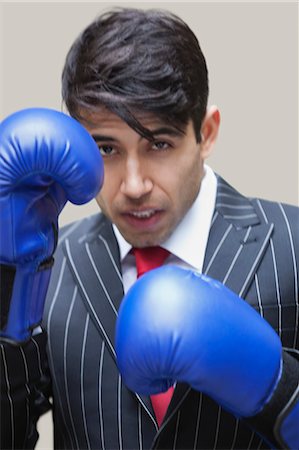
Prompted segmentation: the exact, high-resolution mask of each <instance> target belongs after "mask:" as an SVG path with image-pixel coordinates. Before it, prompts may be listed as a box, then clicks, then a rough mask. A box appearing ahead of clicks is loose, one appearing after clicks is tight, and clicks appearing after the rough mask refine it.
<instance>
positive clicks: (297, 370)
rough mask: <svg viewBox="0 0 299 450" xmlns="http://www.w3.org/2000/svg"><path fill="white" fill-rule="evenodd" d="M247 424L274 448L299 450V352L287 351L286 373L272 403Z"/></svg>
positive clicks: (284, 369)
mask: <svg viewBox="0 0 299 450" xmlns="http://www.w3.org/2000/svg"><path fill="white" fill-rule="evenodd" d="M246 422H247V423H248V424H249V425H250V426H251V427H253V428H254V429H255V430H256V431H257V432H258V433H259V434H261V435H262V436H263V437H264V438H265V439H266V440H267V441H268V442H269V443H270V445H271V447H273V446H274V448H277V449H289V450H298V449H299V351H298V350H291V349H284V354H283V371H282V375H281V378H280V381H279V383H278V386H277V388H276V389H275V391H274V394H273V396H272V398H271V399H270V401H269V402H268V403H267V404H266V405H265V407H264V408H263V410H262V411H261V412H260V413H258V414H257V415H256V416H254V417H251V418H248V419H246Z"/></svg>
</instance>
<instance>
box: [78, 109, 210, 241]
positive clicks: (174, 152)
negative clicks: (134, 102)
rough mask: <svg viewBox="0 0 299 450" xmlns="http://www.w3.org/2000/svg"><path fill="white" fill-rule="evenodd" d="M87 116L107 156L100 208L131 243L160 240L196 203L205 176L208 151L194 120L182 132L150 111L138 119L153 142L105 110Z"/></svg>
mask: <svg viewBox="0 0 299 450" xmlns="http://www.w3.org/2000/svg"><path fill="white" fill-rule="evenodd" d="M86 118H87V117H86ZM87 119H88V122H85V121H84V125H85V127H86V128H87V129H88V131H89V132H90V133H91V134H92V136H93V137H94V139H95V141H96V142H97V144H98V146H99V149H100V151H101V154H102V156H103V160H104V167H105V177H104V185H103V187H102V190H101V191H100V193H99V194H98V196H97V199H96V200H97V202H98V204H99V206H100V208H101V210H102V212H103V213H104V214H105V215H106V216H107V217H108V218H109V219H110V220H111V221H112V222H113V223H114V224H116V226H117V227H118V229H119V231H120V232H121V234H122V235H123V236H124V238H125V239H126V240H127V241H128V242H129V243H131V244H132V245H133V246H135V247H147V246H152V245H159V244H161V243H162V242H164V241H165V240H166V239H167V238H168V237H169V236H170V235H171V234H172V232H173V231H174V229H175V228H176V227H177V225H178V224H179V222H180V221H181V220H182V218H183V217H184V215H185V214H186V212H187V211H188V209H189V208H190V206H191V205H192V203H193V201H194V200H195V198H196V196H197V194H198V192H199V188H200V183H201V180H202V177H203V162H204V159H205V157H206V152H205V151H203V150H202V145H201V144H199V143H198V142H197V141H196V138H195V133H194V129H193V124H192V122H191V121H190V122H189V123H188V125H187V126H186V128H185V130H184V133H180V132H178V130H177V129H175V128H174V127H171V126H169V125H166V124H165V123H163V122H161V120H159V119H157V118H155V117H154V116H152V115H146V116H144V117H143V118H142V120H140V122H141V123H142V125H143V126H144V127H146V128H148V129H149V130H151V131H152V132H153V134H154V136H155V140H154V142H150V141H148V140H147V139H145V138H143V137H142V136H140V135H139V134H138V133H137V132H135V131H134V130H133V129H132V128H130V127H129V126H128V125H127V124H126V122H124V121H123V120H121V119H120V118H119V117H118V116H117V115H115V114H113V113H111V112H109V111H107V110H106V111H101V112H97V113H93V114H92V115H90V116H89V117H88V118H87ZM86 123H88V124H87V125H86ZM91 123H92V125H91Z"/></svg>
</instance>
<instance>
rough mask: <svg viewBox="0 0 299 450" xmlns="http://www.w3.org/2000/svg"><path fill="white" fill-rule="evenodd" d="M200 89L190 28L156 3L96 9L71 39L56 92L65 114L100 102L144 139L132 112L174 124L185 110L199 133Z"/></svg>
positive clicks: (203, 101)
mask: <svg viewBox="0 0 299 450" xmlns="http://www.w3.org/2000/svg"><path fill="white" fill-rule="evenodd" d="M208 91H209V87H208V71H207V66H206V61H205V58H204V55H203V53H202V51H201V48H200V46H199V43H198V40H197V38H196V36H195V35H194V33H193V32H192V31H191V29H190V28H189V27H188V25H187V24H186V23H185V22H184V21H183V20H182V19H180V18H179V17H177V16H176V15H174V14H172V13H170V12H168V11H163V10H158V9H150V10H139V9H135V8H117V9H113V10H111V11H108V12H105V13H104V14H102V15H100V16H99V17H98V18H97V19H96V20H95V21H94V22H92V23H91V24H90V25H89V26H88V27H87V28H86V29H85V30H84V31H83V32H82V33H81V34H80V35H79V37H78V38H77V39H76V40H75V42H74V43H73V45H72V47H71V48H70V50H69V52H68V55H67V57H66V61H65V65H64V69H63V74H62V98H63V101H64V103H65V104H66V107H67V109H68V111H69V113H70V114H71V115H72V116H73V117H75V118H77V119H78V120H81V119H82V115H81V114H83V113H84V111H85V112H86V111H88V112H92V111H93V110H94V111H96V110H97V109H98V108H99V107H103V106H104V107H106V108H108V109H109V110H110V111H112V112H114V113H116V114H117V115H118V116H119V117H120V118H122V119H123V120H124V121H125V122H126V123H127V124H128V125H129V126H130V127H132V128H133V129H134V130H135V131H137V132H138V133H139V134H141V135H142V136H144V137H147V138H149V139H152V138H153V136H152V135H151V133H150V131H149V130H147V129H146V128H144V127H143V126H142V125H141V123H140V122H139V120H138V119H137V117H136V116H137V115H138V113H142V112H149V113H153V114H154V115H156V116H158V117H159V118H161V119H162V120H163V121H165V122H167V123H170V124H172V125H173V126H175V127H177V128H179V129H180V128H182V127H183V128H184V127H185V126H186V124H187V123H188V121H189V120H190V118H191V119H192V121H193V125H194V129H195V133H196V137H197V139H198V141H200V128H201V123H202V120H203V117H204V115H205V113H206V107H207V100H208ZM83 115H84V114H83Z"/></svg>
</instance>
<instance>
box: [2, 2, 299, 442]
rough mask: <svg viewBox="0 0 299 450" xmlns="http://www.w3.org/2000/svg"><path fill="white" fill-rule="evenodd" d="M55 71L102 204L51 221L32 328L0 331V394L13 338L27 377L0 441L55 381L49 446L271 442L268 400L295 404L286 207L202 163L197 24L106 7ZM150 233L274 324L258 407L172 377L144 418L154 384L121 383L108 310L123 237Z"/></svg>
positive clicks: (180, 262) (123, 255)
mask: <svg viewBox="0 0 299 450" xmlns="http://www.w3.org/2000/svg"><path fill="white" fill-rule="evenodd" d="M62 83H63V98H64V101H65V104H66V106H67V108H68V110H69V112H70V115H71V116H73V117H74V118H76V119H78V120H79V121H80V122H81V124H83V126H84V127H85V128H86V129H87V130H88V131H89V132H90V134H91V135H92V137H93V139H94V141H95V142H96V143H97V145H98V148H99V150H100V153H101V154H102V157H103V160H104V167H105V180H104V184H103V187H102V189H101V191H100V193H99V194H98V196H97V201H98V204H99V206H100V208H101V210H102V213H101V214H98V215H96V216H94V217H90V218H87V219H85V220H83V221H80V222H77V223H75V224H72V225H70V226H68V227H66V228H65V229H64V230H62V232H61V233H60V245H59V246H58V248H57V250H56V253H55V261H56V262H55V264H54V266H53V269H52V275H51V283H50V286H49V289H48V295H47V302H46V306H45V311H44V320H43V326H44V329H45V331H44V332H43V333H38V330H35V335H34V336H33V337H31V340H30V342H29V343H27V344H26V347H25V348H24V349H23V347H22V346H21V347H16V348H14V349H13V351H12V350H11V349H10V348H9V344H4V346H3V352H2V353H3V355H4V357H3V360H4V363H3V365H4V373H5V375H6V376H5V382H6V383H4V385H5V387H6V394H4V395H6V397H5V398H9V396H11V384H10V382H9V381H10V370H9V369H11V367H12V366H13V363H14V361H15V360H16V358H17V357H19V358H20V353H21V357H22V358H23V364H24V361H25V362H26V364H25V367H26V368H27V370H25V372H24V376H23V378H24V377H25V385H26V386H27V392H30V395H28V399H27V398H26V396H25V403H26V401H27V404H26V408H24V410H23V411H24V413H23V414H24V416H23V417H21V419H20V418H18V420H20V422H22V423H25V426H23V430H24V431H23V435H22V436H21V438H20V437H19V436H18V437H17V435H16V431H15V430H16V429H17V427H16V426H15V425H16V424H17V423H18V420H17V418H16V415H15V406H14V402H13V401H10V402H9V401H7V403H5V404H8V405H9V407H10V409H9V408H8V411H9V414H8V420H7V422H6V426H7V430H8V432H7V439H8V441H9V439H11V441H10V442H12V440H13V439H15V440H18V442H23V445H24V447H26V446H27V447H30V446H33V445H34V443H35V440H36V433H35V429H34V428H35V422H36V420H37V417H38V415H39V414H41V413H42V412H43V411H44V410H45V409H47V408H48V407H49V404H48V402H47V397H48V396H51V395H53V410H54V426H55V448H66V449H69V448H80V449H83V448H97V449H98V448H110V449H116V448H128V449H129V448H131V449H133V448H134V449H135V448H136V449H137V448H150V447H151V446H152V447H154V448H161V449H163V448H184V449H185V448H202V449H207V448H223V449H225V448H235V449H241V448H270V446H271V445H273V446H275V447H277V448H283V446H284V445H285V443H284V442H283V441H282V440H281V439H282V437H281V431H280V429H279V430H277V427H278V425H279V424H278V422H277V420H276V418H277V417H278V416H280V417H281V421H283V420H285V415H284V414H282V415H281V413H282V410H285V411H287V412H288V413H289V412H290V414H291V419H292V418H294V417H295V420H296V417H297V416H296V414H297V409H296V401H297V400H296V399H297V397H296V395H298V393H297V391H296V386H297V383H298V361H297V359H298V270H297V261H298V256H299V255H298V249H299V245H298V244H299V243H298V238H299V233H298V231H299V229H298V218H299V216H298V209H297V208H295V207H291V206H287V205H279V204H275V203H271V202H266V201H262V200H258V199H252V200H249V199H247V198H245V197H243V196H242V195H240V194H239V193H238V192H236V191H235V190H234V189H233V188H232V187H231V186H229V185H228V184H227V183H226V182H225V181H224V180H223V179H222V178H221V177H219V176H217V175H215V174H214V173H213V171H212V170H211V169H210V168H209V167H208V166H206V165H205V160H206V159H207V157H208V156H209V154H210V152H211V151H212V149H213V145H214V143H215V141H216V138H217V134H218V129H219V124H220V114H219V111H218V110H217V108H215V107H211V108H207V100H208V77H207V68H206V63H205V59H204V56H203V54H202V52H201V49H200V47H199V44H198V42H197V39H196V38H195V36H194V35H193V33H192V32H191V31H190V29H189V28H188V27H187V25H186V24H184V23H183V22H182V21H181V20H180V19H178V18H176V17H174V16H172V15H171V14H168V13H162V12H158V11H148V12H146V11H138V10H135V9H132V10H131V9H128V10H120V11H116V12H111V13H107V14H104V15H103V16H101V17H99V18H98V19H97V20H96V21H95V22H94V23H92V24H91V25H90V26H89V27H88V28H87V29H86V30H85V31H84V32H83V33H82V34H81V35H80V36H79V37H78V39H77V40H76V41H75V43H74V44H73V46H72V48H71V50H70V52H69V54H68V56H67V59H66V63H65V67H64V71H63V79H62ZM76 139H77V138H76ZM76 139H75V138H74V142H76ZM88 171H90V172H92V167H88ZM71 172H72V171H71ZM76 183H77V179H75V180H74V181H73V185H74V186H75V185H76ZM89 190H91V191H93V189H92V188H89V189H88V194H87V193H86V196H87V197H88V198H89V195H90V192H89ZM55 195H56V193H55ZM69 195H70V194H69ZM55 198H56V197H55ZM54 228H55V227H54ZM156 246H161V247H163V248H164V249H166V250H168V251H169V252H170V254H169V255H168V256H167V259H165V263H164V264H166V265H169V264H174V265H176V266H179V267H182V268H187V269H191V270H192V271H196V272H197V273H205V274H207V275H209V276H210V277H213V278H215V279H217V280H219V281H221V282H222V283H223V284H225V285H226V286H228V287H229V288H230V289H231V290H232V291H234V292H236V293H237V294H238V295H239V296H240V297H242V298H243V299H245V300H246V302H247V303H249V304H250V305H251V306H252V307H253V308H255V309H256V310H258V312H259V313H260V314H261V315H262V316H263V317H264V318H265V319H266V321H267V322H269V324H270V325H271V327H272V328H273V329H275V330H276V332H277V333H278V335H279V338H280V340H281V342H282V345H283V347H284V350H283V354H284V355H285V358H286V359H285V360H284V363H283V366H282V367H281V371H280V374H279V377H278V378H277V386H275V389H276V387H277V392H279V397H278V399H277V396H276V395H275V396H274V391H275V389H272V390H271V396H270V392H269V395H268V396H269V397H271V398H269V399H267V402H265V403H264V404H263V407H262V408H261V410H260V411H256V413H255V414H252V415H251V416H250V415H249V416H250V417H241V418H240V419H239V418H237V417H235V416H237V414H234V413H233V412H232V411H231V410H230V412H228V411H227V409H228V408H222V406H223V404H222V403H221V402H220V401H219V402H217V401H215V400H212V398H213V396H209V395H206V394H204V393H202V392H201V391H200V390H196V389H190V388H189V386H186V385H185V384H184V383H177V385H176V386H175V389H174V393H173V396H172V398H171V401H170V404H169V406H168V409H167V412H166V415H165V416H163V417H162V422H160V421H159V422H158V419H157V416H156V413H155V410H154V409H153V402H152V400H151V399H150V398H149V397H148V396H142V395H139V394H138V392H137V393H136V394H135V393H133V392H132V391H131V390H129V389H128V388H127V387H126V386H125V385H124V383H123V382H122V379H121V377H120V374H119V371H118V368H117V364H116V360H115V348H114V339H115V338H114V335H115V324H116V317H117V311H118V309H119V306H120V303H121V301H122V298H123V295H124V293H127V292H128V291H129V288H130V287H131V286H132V285H133V284H134V283H135V281H136V276H137V274H136V260H135V255H136V250H135V254H134V251H133V252H132V248H134V249H140V248H141V249H143V248H148V247H156ZM52 247H55V246H54V244H52ZM47 256H48V255H47ZM136 258H137V256H136ZM144 279H145V278H144ZM140 281H142V278H141V279H140ZM236 316H237V314H236ZM140 320H142V318H140ZM238 320H239V319H238V317H236V322H238ZM46 336H47V339H48V342H47V359H46V357H45V355H44V349H45V342H44V341H45V337H46ZM137 345H138V342H136V346H137ZM199 345H200V344H199ZM20 349H21V350H20ZM207 351H208V352H211V354H213V351H214V349H213V348H210V349H209V348H207ZM10 352H11V353H14V357H11V359H10ZM17 355H18V356H17ZM145 356H147V355H145ZM265 357H266V355H265ZM154 358H156V355H154ZM38 363H39V365H38ZM47 364H48V365H49V368H48V367H47ZM252 364H254V362H252ZM19 367H21V362H19ZM33 367H36V368H38V370H37V369H36V372H37V373H34V374H32V375H31V371H34V369H32V368H33ZM286 368H289V369H288V371H287V373H286ZM282 374H283V375H282ZM261 375H262V374H261ZM31 380H33V381H34V382H32V381H31ZM282 381H283V385H282ZM244 389H246V386H245V387H244ZM256 390H257V391H258V386H257V388H256ZM203 392H204V389H203ZM272 394H273V395H272ZM236 395H237V393H236ZM272 397H273V398H274V402H273V403H274V406H273V403H272V402H271V400H272ZM16 401H17V400H16ZM16 404H17V403H16ZM290 408H291V409H290ZM289 410H290V411H289ZM294 411H295V412H294ZM284 423H285V422H284ZM287 425H288V426H289V423H287ZM273 427H275V429H274V428H273ZM278 428H279V427H278ZM289 428H290V427H289ZM254 430H256V431H254ZM12 437H13V438H12ZM287 437H289V435H287ZM297 437H298V436H297ZM291 439H293V437H291ZM295 439H296V436H295ZM8 441H6V442H8ZM15 442H16V441H15ZM291 442H293V441H291Z"/></svg>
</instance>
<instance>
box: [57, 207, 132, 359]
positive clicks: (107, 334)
mask: <svg viewBox="0 0 299 450" xmlns="http://www.w3.org/2000/svg"><path fill="white" fill-rule="evenodd" d="M100 217H101V216H100ZM64 246H65V253H66V256H67V260H68V263H69V266H70V269H71V271H72V273H73V276H74V278H75V280H76V282H77V285H78V288H79V290H80V293H81V296H82V299H83V301H84V303H85V306H86V308H87V310H88V312H89V314H90V318H91V320H92V321H93V323H94V324H95V326H96V327H97V329H98V330H99V331H100V333H101V334H102V335H103V337H104V339H105V341H106V344H107V346H108V348H109V350H110V351H111V353H112V355H113V356H114V357H115V349H114V333H115V320H116V317H117V311H118V308H119V305H120V302H121V299H122V297H123V295H124V291H123V284H122V276H121V268H120V259H119V250H118V245H117V241H116V239H115V237H114V233H113V230H112V226H111V224H110V223H109V222H108V221H107V220H106V219H104V218H103V217H101V219H100V220H99V221H98V222H97V223H96V225H95V226H93V227H92V229H91V230H90V231H89V232H87V234H85V235H83V236H82V235H78V234H77V233H74V234H72V236H71V237H69V238H67V239H65V243H64Z"/></svg>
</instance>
